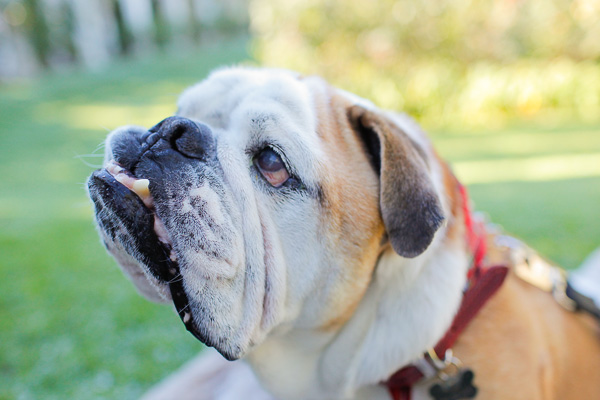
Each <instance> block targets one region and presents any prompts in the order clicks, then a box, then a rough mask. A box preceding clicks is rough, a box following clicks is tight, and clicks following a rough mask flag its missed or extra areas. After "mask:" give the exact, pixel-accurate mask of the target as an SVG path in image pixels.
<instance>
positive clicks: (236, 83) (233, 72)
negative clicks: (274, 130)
mask: <svg viewBox="0 0 600 400" xmlns="http://www.w3.org/2000/svg"><path fill="white" fill-rule="evenodd" d="M178 114H179V115H182V116H185V117H188V118H194V119H198V120H200V121H202V122H204V123H206V124H208V125H210V126H211V127H212V128H214V129H222V130H228V129H230V128H232V127H234V126H235V125H237V124H240V122H242V121H243V122H247V123H250V124H254V125H261V124H263V125H265V121H273V122H275V123H277V124H285V125H288V126H287V127H288V128H295V129H302V130H303V131H307V130H308V131H312V132H314V131H315V126H316V121H315V115H314V107H313V100H312V96H311V93H310V91H309V89H308V87H307V86H306V85H305V84H304V83H303V82H302V80H301V79H300V77H299V76H298V75H297V74H295V73H293V72H291V71H284V70H277V69H247V68H243V69H242V68H230V69H221V70H218V71H216V72H213V73H212V74H211V75H210V76H209V77H208V78H207V79H205V80H204V81H202V82H200V83H198V84H197V85H195V86H192V87H191V88H189V89H187V90H186V91H185V92H184V93H183V94H182V95H181V97H180V99H179V101H178ZM267 126H268V124H267ZM257 127H260V126H257Z"/></svg>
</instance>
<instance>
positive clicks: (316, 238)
mask: <svg viewBox="0 0 600 400" xmlns="http://www.w3.org/2000/svg"><path fill="white" fill-rule="evenodd" d="M178 105H179V110H178V112H177V116H176V117H171V118H168V119H166V120H163V121H162V122H160V123H159V124H158V125H156V126H155V127H153V128H151V129H150V130H146V129H144V128H140V127H132V126H128V127H123V128H120V129H117V130H116V131H114V132H112V133H111V134H110V136H109V137H108V139H107V141H106V159H105V164H104V167H105V168H104V169H101V170H98V171H96V172H94V174H93V175H92V177H91V178H90V180H89V183H88V185H89V192H90V196H91V198H92V200H93V202H94V205H95V211H96V220H97V222H98V226H99V231H100V234H101V236H102V238H103V241H104V242H105V244H106V247H107V249H108V251H109V252H110V253H111V254H112V255H113V256H114V257H115V259H116V260H117V261H118V262H119V264H120V265H121V266H122V268H123V269H124V271H125V272H126V273H127V274H128V275H129V276H130V278H132V280H133V281H134V283H135V284H136V285H137V286H138V288H139V290H140V291H141V292H142V293H144V294H145V295H147V296H148V297H150V298H152V299H155V300H161V299H162V300H167V301H168V300H172V301H173V302H174V303H175V305H176V307H177V311H178V312H179V315H180V316H181V318H182V319H183V322H184V323H185V324H186V326H187V328H188V329H189V330H190V331H191V332H192V333H193V334H194V335H195V336H196V337H198V338H199V339H200V340H201V341H203V342H204V343H206V344H207V345H210V346H214V347H215V348H216V349H217V350H219V352H221V354H223V355H224V356H225V357H226V358H228V359H236V358H239V357H241V356H243V355H244V354H245V353H246V352H247V351H248V350H249V349H250V348H252V346H255V345H258V344H259V343H260V342H262V341H263V340H264V338H265V337H266V335H268V334H277V332H284V331H286V330H287V329H292V328H301V329H322V330H332V329H336V328H337V327H339V326H341V325H342V324H343V323H344V322H345V321H346V320H347V319H348V318H349V317H350V316H351V315H352V312H353V311H354V309H355V307H356V306H357V304H358V303H359V302H360V299H361V298H362V296H363V294H364V292H365V290H366V288H367V286H368V284H369V281H370V278H371V275H372V272H373V269H374V268H375V265H376V262H377V258H378V256H379V255H380V254H381V252H382V251H385V250H386V249H389V248H390V244H391V248H393V250H395V251H396V252H397V253H399V254H400V255H402V256H405V257H415V256H417V255H419V254H421V253H422V252H423V251H425V249H426V248H427V247H428V246H429V244H430V243H431V241H432V239H433V236H434V234H435V232H436V231H437V229H438V228H439V226H440V225H441V222H442V220H443V216H442V214H443V212H442V207H441V205H440V201H439V197H438V195H437V191H436V189H435V188H434V184H433V183H432V180H431V171H430V166H429V165H428V158H429V157H430V155H429V153H428V151H429V150H428V149H426V148H425V147H426V146H424V145H423V144H419V143H418V141H419V140H420V139H419V138H415V137H414V135H413V136H408V135H407V134H406V132H404V131H403V130H402V129H401V128H400V127H399V126H398V125H397V124H395V123H393V122H392V121H391V120H390V119H389V118H387V117H385V116H384V115H383V114H382V113H381V112H378V111H377V110H375V109H371V107H369V106H366V107H365V106H357V105H355V104H354V101H353V97H352V96H349V95H346V94H344V93H342V92H340V91H337V90H335V89H333V88H331V87H330V86H328V85H327V84H325V83H324V82H323V81H321V80H320V79H317V78H308V79H305V78H302V77H299V76H296V75H294V74H293V73H290V72H285V71H278V70H249V69H232V70H222V71H218V72H216V73H214V74H212V75H211V76H210V77H209V78H208V79H207V80H205V81H203V82H201V83H200V84H198V85H196V86H194V87H192V88H190V89H188V90H187V91H186V92H184V93H183V95H182V96H181V98H180V101H179V104H178ZM145 179H147V180H148V181H149V188H148V189H149V193H148V192H147V188H146V187H145V183H147V181H145ZM390 251H391V250H390Z"/></svg>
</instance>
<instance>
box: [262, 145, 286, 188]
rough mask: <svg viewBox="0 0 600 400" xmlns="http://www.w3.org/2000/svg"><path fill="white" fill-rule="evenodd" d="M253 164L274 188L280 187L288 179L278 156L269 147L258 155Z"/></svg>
mask: <svg viewBox="0 0 600 400" xmlns="http://www.w3.org/2000/svg"><path fill="white" fill-rule="evenodd" d="M254 163H255V165H256V167H257V168H258V170H259V171H260V173H261V174H262V175H263V176H264V177H265V179H266V180H267V181H268V182H269V183H270V184H271V185H272V186H274V187H280V186H281V185H283V184H284V183H285V182H286V181H287V180H288V179H289V178H290V174H289V172H288V171H287V169H286V168H285V164H284V162H283V160H282V159H281V157H280V156H279V154H277V153H276V152H275V151H274V150H273V149H271V148H269V147H267V148H266V149H264V150H262V151H261V152H260V153H258V155H257V156H256V158H255V159H254Z"/></svg>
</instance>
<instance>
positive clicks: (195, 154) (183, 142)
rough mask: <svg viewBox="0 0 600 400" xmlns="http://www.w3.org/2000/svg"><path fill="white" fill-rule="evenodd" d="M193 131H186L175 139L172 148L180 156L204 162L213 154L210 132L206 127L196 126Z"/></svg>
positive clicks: (212, 141) (212, 140)
mask: <svg viewBox="0 0 600 400" xmlns="http://www.w3.org/2000/svg"><path fill="white" fill-rule="evenodd" d="M194 125H195V126H194V128H195V129H186V130H185V131H183V132H181V134H180V135H178V136H174V137H175V138H176V139H175V141H174V143H172V146H173V148H174V149H176V150H177V151H179V152H180V153H181V154H183V155H186V156H188V157H191V158H197V159H201V160H206V159H207V158H208V157H211V156H212V155H213V154H214V146H215V145H214V139H213V135H212V132H211V130H210V129H209V128H208V127H207V126H206V125H202V124H199V125H196V124H194Z"/></svg>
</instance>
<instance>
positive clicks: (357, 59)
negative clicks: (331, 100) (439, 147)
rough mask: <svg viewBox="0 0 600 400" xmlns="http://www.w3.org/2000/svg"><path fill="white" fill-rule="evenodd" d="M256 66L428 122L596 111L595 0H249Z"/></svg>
mask: <svg viewBox="0 0 600 400" xmlns="http://www.w3.org/2000/svg"><path fill="white" fill-rule="evenodd" d="M250 15H251V26H252V29H253V32H254V33H255V34H256V40H255V42H254V52H255V55H256V57H257V58H258V59H259V60H260V61H261V62H263V63H265V64H271V65H276V66H282V67H288V68H294V69H299V70H301V71H302V72H304V73H317V74H320V75H324V76H325V77H327V78H329V79H330V80H332V81H333V82H334V83H335V84H337V85H339V86H342V87H344V88H346V89H348V90H351V91H354V92H357V93H359V94H361V95H363V96H365V97H369V98H371V99H373V100H375V101H376V102H377V103H379V104H380V105H382V106H384V107H389V108H395V109H403V110H405V111H407V112H409V113H411V114H413V115H416V116H418V117H420V118H421V119H422V120H423V121H424V122H425V123H426V124H428V125H430V126H431V125H440V124H443V125H447V124H448V123H451V122H459V123H461V124H464V123H469V124H475V125H480V124H490V123H502V122H503V121H506V119H507V118H514V117H518V118H531V117H541V118H544V119H546V120H556V119H564V118H581V117H587V118H598V112H597V110H598V108H600V67H599V65H598V61H599V60H600V40H598V38H600V1H599V0H574V1H569V0H528V1H521V0H482V1H479V2H472V1H470V0H422V1H418V2H416V1H412V0H379V1H376V2H370V1H364V0H328V1H319V0H276V1H273V0H253V1H252V2H251V8H250Z"/></svg>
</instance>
